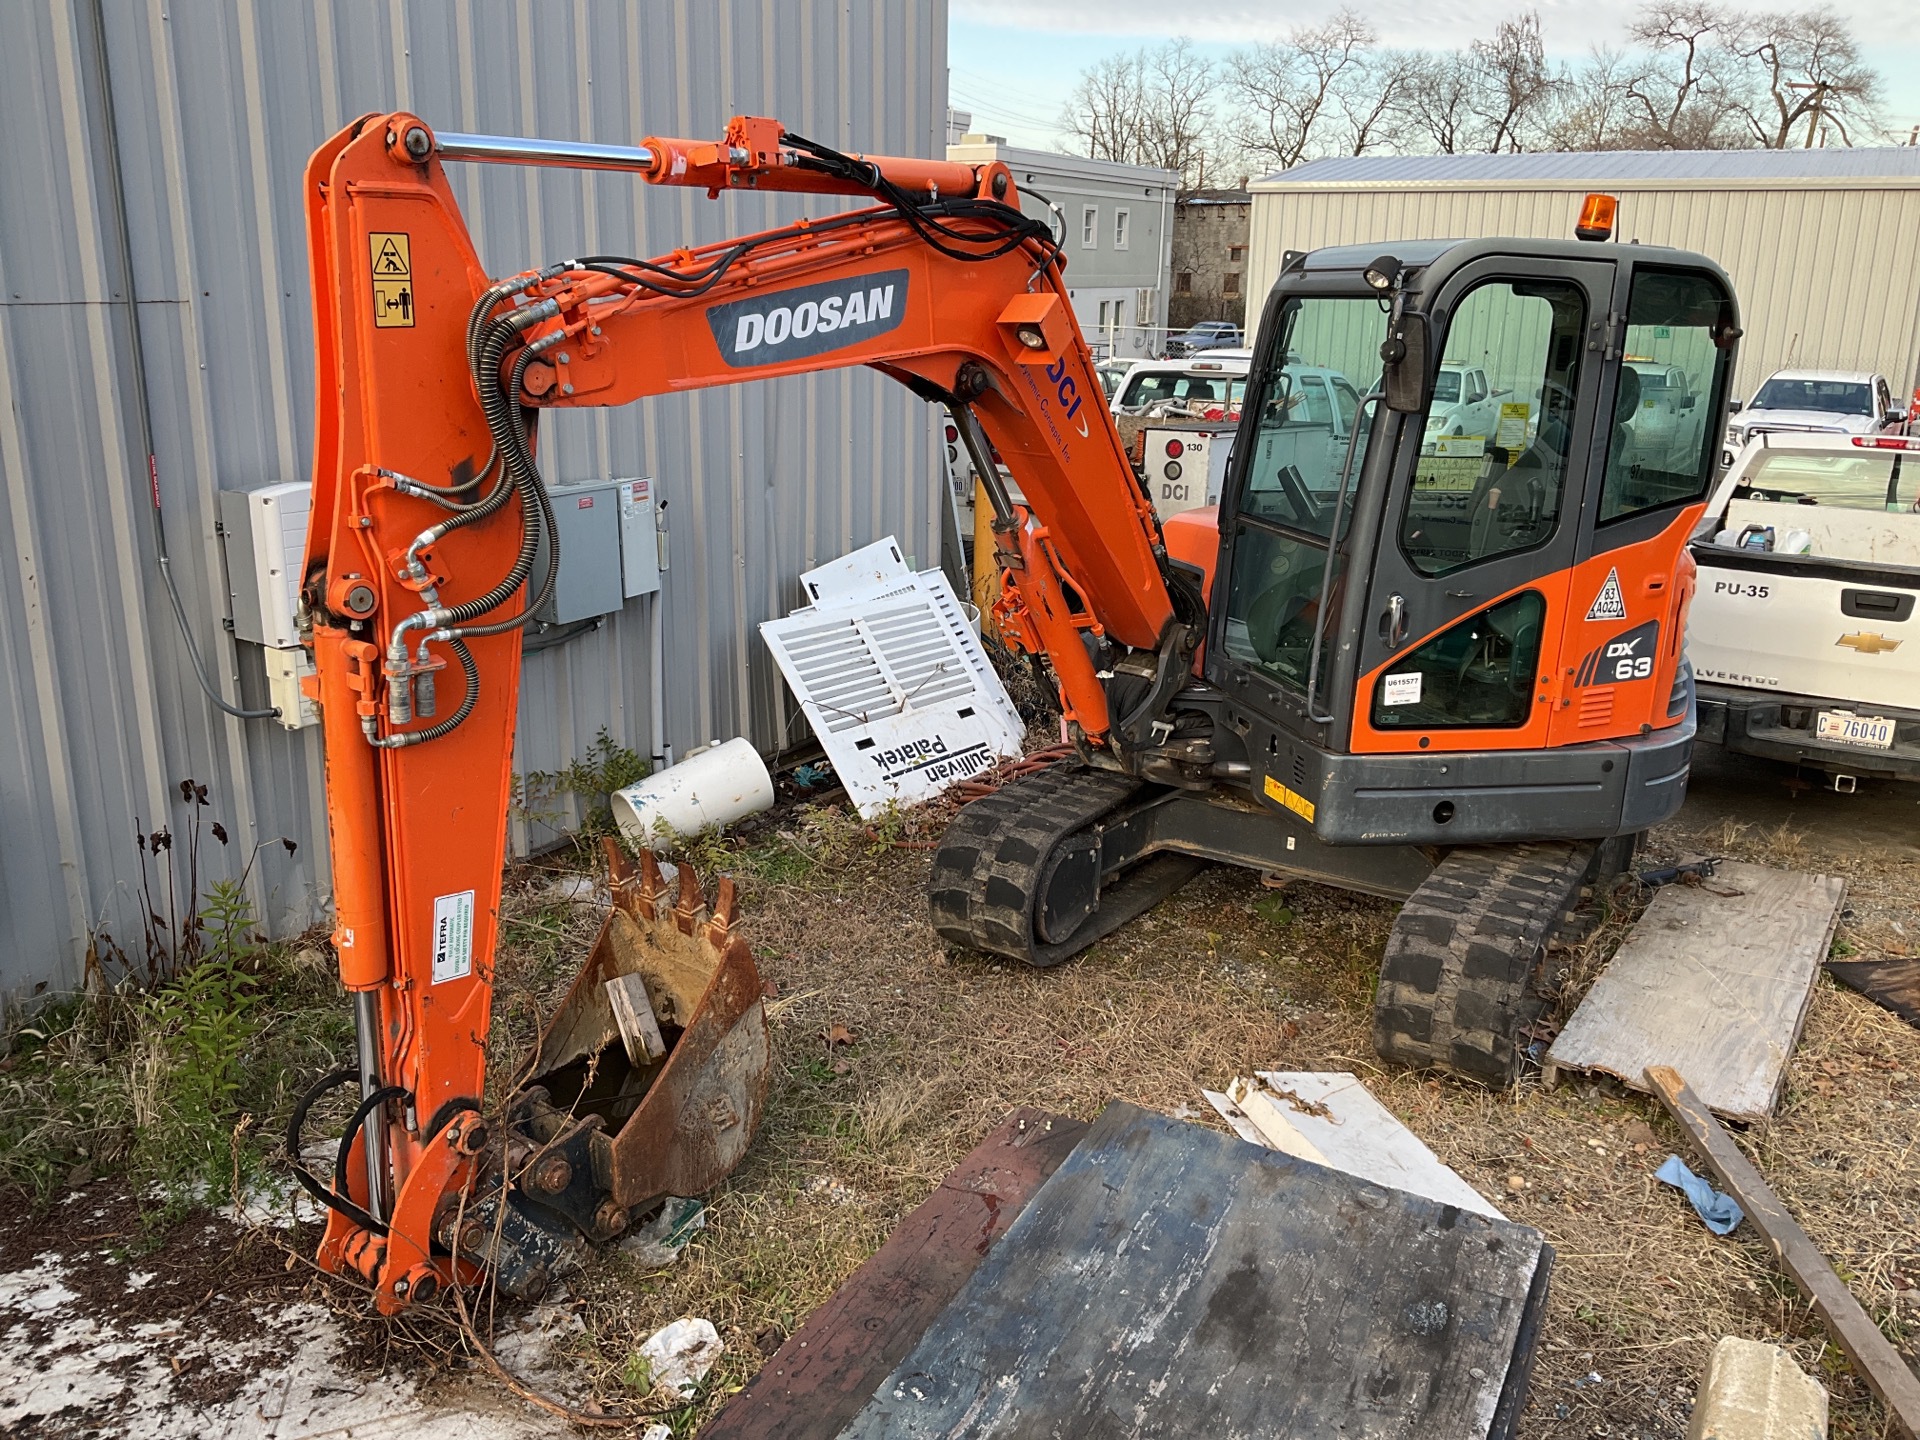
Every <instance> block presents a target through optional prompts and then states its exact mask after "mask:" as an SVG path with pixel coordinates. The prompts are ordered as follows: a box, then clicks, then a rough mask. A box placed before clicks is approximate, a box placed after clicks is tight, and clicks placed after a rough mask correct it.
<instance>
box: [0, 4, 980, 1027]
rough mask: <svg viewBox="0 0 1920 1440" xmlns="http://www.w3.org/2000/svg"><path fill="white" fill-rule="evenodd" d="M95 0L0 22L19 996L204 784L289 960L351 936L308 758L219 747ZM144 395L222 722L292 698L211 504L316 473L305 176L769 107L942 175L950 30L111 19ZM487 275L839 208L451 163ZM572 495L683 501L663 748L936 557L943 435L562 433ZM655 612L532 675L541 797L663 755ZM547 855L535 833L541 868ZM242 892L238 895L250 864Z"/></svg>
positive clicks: (700, 412) (857, 390)
mask: <svg viewBox="0 0 1920 1440" xmlns="http://www.w3.org/2000/svg"><path fill="white" fill-rule="evenodd" d="M95 13H96V12H95V8H94V5H93V3H92V0H22V3H20V4H17V5H10V6H7V7H5V8H4V9H0V132H4V133H5V134H6V136H7V141H8V143H7V145H6V146H5V147H4V150H0V532H3V533H4V535H5V540H6V544H7V550H6V557H7V558H6V562H5V575H4V579H3V580H0V995H13V994H18V993H21V992H23V991H25V990H30V989H31V988H32V987H34V986H36V985H39V984H42V983H51V984H55V985H61V984H66V983H70V982H71V981H72V980H73V979H74V978H76V976H77V974H78V968H79V961H80V958H81V956H82V954H83V951H84V945H85V938H86V935H87V932H88V930H89V929H90V928H92V927H96V926H99V925H103V924H104V925H106V926H108V927H109V928H112V929H114V930H115V931H116V932H120V933H125V932H127V931H129V930H130V929H132V928H133V926H134V925H135V924H136V922H137V915H138V911H137V910H136V909H135V908H134V907H133V905H132V900H133V896H134V894H135V892H136V890H137V886H138V882H139V876H140V872H139V865H138V863H137V861H136V858H135V851H134V821H135V817H136V816H137V817H138V818H139V820H140V821H141V823H142V824H143V825H145V826H146V827H148V828H152V827H153V825H154V824H155V823H156V820H161V821H170V822H172V823H173V824H174V825H175V826H176V828H177V827H178V825H179V822H180V820H181V819H182V818H183V816H182V812H181V807H180V806H179V805H178V803H177V797H176V796H175V794H174V791H173V789H172V786H173V784H174V783H175V782H176V781H178V780H179V779H180V778H182V777H185V776H188V775H191V776H193V777H194V778H196V779H198V780H200V781H202V782H204V783H207V784H208V785H209V786H210V787H211V790H212V794H213V807H212V809H211V811H210V812H209V814H210V815H211V816H217V817H219V818H221V819H223V820H225V821H226V823H227V825H228V828H229V830H230V831H231V832H232V833H233V835H234V842H235V843H234V845H233V846H232V847H231V849H229V850H226V851H219V847H217V846H214V847H211V848H213V849H214V850H216V851H219V853H218V855H217V857H216V859H215V861H214V863H213V867H212V868H213V870H214V873H215V874H220V873H232V872H233V871H237V869H238V862H239V860H240V858H241V856H242V855H243V854H244V853H245V852H246V851H248V850H250V849H251V848H252V847H253V846H254V845H256V844H259V843H262V842H270V841H273V840H274V839H276V838H277V837H279V836H282V835H285V836H289V837H291V838H292V839H294V840H295V841H297V842H299V846H300V848H299V852H298V854H297V855H296V856H294V857H291V858H289V857H288V856H286V855H285V854H284V852H283V851H282V850H281V849H280V848H279V847H278V846H273V847H272V848H271V849H270V850H268V851H267V852H266V853H263V854H262V856H261V857H260V860H259V862H258V863H257V865H256V867H255V871H254V876H253V885H254V891H255V896H256V899H257V901H258V903H260V904H261V906H262V907H263V909H264V910H265V911H266V912H267V913H268V914H269V915H270V917H271V918H272V920H273V922H274V924H275V925H276V926H277V927H278V928H280V929H282V930H286V929H290V928H298V927H300V926H302V925H305V924H307V923H310V922H311V921H312V920H314V919H317V918H319V917H320V916H321V915H322V914H323V913H324V910H325V904H326V897H327V888H328V878H327V864H326V837H325V818H324V806H323V793H322V776H321V767H320V746H319V740H318V732H317V731H313V730H309V731H303V732H299V733H291V734H290V733H288V732H285V731H282V730H281V729H280V728H279V727H278V726H277V725H275V724H273V723H272V722H265V721H245V722H243V721H238V720H232V719H229V718H226V717H224V716H221V715H219V714H217V713H216V712H214V710H213V708H212V707H211V706H210V705H208V704H207V703H206V701H205V700H204V698H203V697H202V696H201V695H200V692H199V690H198V687H197V686H196V685H195V684H194V682H193V679H192V677H191V674H190V672H189V671H188V668H187V659H186V655H185V652H184V650H183V648H182V646H181V644H180V640H179V635H178V632H177V629H176V627H175V625H174V622H173V617H172V616H171V614H170V613H168V609H167V601H166V597H165V592H164V590H163V589H162V587H161V585H160V583H159V580H158V577H157V575H156V573H155V569H154V547H153V542H152V537H151V533H150V522H149V516H148V506H147V499H146V496H147V486H146V476H145V456H144V452H143V450H142V448H141V445H140V440H139V434H138V426H137V421H136V412H135V409H134V399H133V397H134V391H133V387H132V380H131V375H132V366H131V356H130V351H129V340H128V335H129V331H128V312H127V306H126V304H125V300H126V292H127V286H126V277H125V276H123V275H122V274H121V273H120V260H119V240H118V232H117V228H116V224H115V220H116V216H115V212H114V191H113V184H112V171H111V169H110V160H109V155H108V147H107V140H106V133H105V125H104V111H103V106H102V100H103V87H102V81H101V78H100V72H99V68H98V63H97V62H98V54H97V48H96V46H95V44H94V39H93V36H94V25H95ZM101 13H102V14H103V16H104V23H105V32H106V55H107V60H108V72H109V74H110V77H111V80H110V83H111V87H112V98H113V103H114V106H115V110H116V112H117V120H118V130H119V140H120V153H121V166H120V169H121V176H122V183H123V184H124V187H125V197H126V208H127V215H128V220H129V224H130V228H131V235H132V251H133V272H134V274H133V279H134V284H135V289H136V292H137V294H138V296H139V302H140V304H139V309H140V327H141V329H140V334H141V337H142V339H143V341H144V345H145V352H146V368H147V381H148V395H149V399H150V403H151V409H152V415H153V426H154V445H155V450H156V455H157V461H158V466H159V472H160V486H161V491H162V495H163V499H164V504H165V507H166V519H167V530H168V537H169V541H170V545H171V549H172V554H173V560H174V572H175V575H176V578H177V580H178V582H179V585H180V589H181V593H182V598H183V600H184V602H185V604H186V606H187V609H188V612H189V615H190V617H191V619H192V621H193V623H194V627H195V635H196V637H197V639H198V641H199V643H200V645H201V648H202V650H203V651H204V652H205V654H206V655H207V657H208V662H209V666H210V668H212V669H213V670H214V671H215V672H216V675H217V676H218V683H220V684H221V686H222V687H223V689H224V691H225V693H226V694H227V695H228V697H229V698H230V699H234V700H244V701H245V702H248V703H254V704H258V703H262V701H263V699H264V684H263V679H262V675H261V672H260V668H259V661H258V657H257V655H255V654H254V653H253V652H252V651H251V649H250V647H246V646H235V645H234V644H233V643H232V642H231V641H229V640H228V639H227V638H226V637H225V635H224V634H223V633H222V632H221V631H220V628H219V617H220V616H222V615H224V614H225V610H226V607H225V599H224V580H223V577H222V576H221V573H220V554H219V550H218V548H217V542H216V539H215V536H214V533H213V523H214V519H215V508H216V507H215V495H216V492H217V491H218V490H221V489H247V488H252V487H254V486H257V485H261V484H267V483H271V482H275V481H280V480H286V479H305V478H307V475H308V466H309V457H310V454H311V447H312V438H313V437H312V427H313V383H314V376H313V363H312V354H311V321H310V314H311V301H310V297H309V294H308V285H307V270H306V248H305V229H304V212H303V204H302V198H303V197H302V195H301V184H300V175H301V171H302V169H303V167H304V165H305V163H306V159H307V157H308V155H309V154H310V153H311V152H312V150H313V148H314V147H315V146H316V145H318V144H319V143H320V141H322V140H323V139H325V138H326V137H327V136H328V135H330V134H332V133H333V132H334V131H336V130H338V129H339V128H340V127H341V126H342V125H344V124H346V123H347V122H348V121H350V120H352V119H353V118H354V117H355V116H356V115H359V114H362V113H365V112H368V111H379V110H386V109H392V108H396V107H401V106H405V107H410V108H412V109H415V110H417V111H418V112H419V113H420V114H422V115H423V116H425V117H426V118H427V119H428V120H429V121H430V122H431V123H433V124H434V125H436V126H439V127H441V128H444V129H449V130H465V131H482V132H493V133H502V134H523V135H535V136H542V137H546V138H553V139H576V138H590V139H596V140H605V141H615V142H628V143H632V142H637V141H639V140H641V139H642V138H644V137H645V136H646V135H647V134H648V133H658V134H678V135H696V136H697V135H707V134H717V133H719V130H720V128H721V127H722V126H723V125H724V123H725V121H726V119H727V118H728V117H729V116H730V115H732V114H735V113H739V112H742V111H744V112H748V113H757V114H771V115H776V116H779V117H780V118H781V119H783V120H784V121H786V122H787V123H788V124H789V125H791V126H793V127H794V128H795V129H797V130H799V131H801V132H802V133H805V134H808V135H811V136H813V137H814V138H817V139H821V140H826V141H828V142H830V143H838V144H841V145H846V146H852V147H855V148H858V149H863V150H873V151H885V152H891V153H896V154H917V155H929V156H933V155H938V154H940V153H942V151H941V147H942V146H943V145H944V142H945V101H946V3H945V0H645V3H633V4H622V5H611V4H598V3H588V0H571V3H565V0H471V3H457V0H311V3H303V4H299V5H282V4H277V3H269V0H105V3H104V4H103V6H102V9H101ZM449 174H450V175H451V176H452V183H453V185H454V189H455V193H456V194H457V195H458V196H459V198H460V201H461V204H462V206H463V208H464V210H465V212H466V217H467V220H468V223H469V225H470V226H471V228H472V231H473V235H474V238H475V243H476V245H477V246H478V248H479V251H480V254H481V257H482V260H483V261H484V262H485V263H486V265H487V266H488V267H489V268H490V269H493V270H494V271H496V272H501V273H505V272H510V271H513V270H518V269H520V268H522V267H523V266H526V265H528V264H531V263H536V262H544V261H547V260H551V259H556V258H560V257H563V256H566V255H570V254H577V253H581V252H582V251H585V250H589V249H591V250H594V251H599V252H603V253H621V252H624V253H633V254H639V255H643V256H645V255H654V254H658V253H661V252H663V251H667V250H670V249H672V248H674V247H676V246H678V245H682V244H702V243H706V242H709V241H713V240H718V239H721V238H723V237H725V236H727V235H730V234H736V233H740V232H742V231H752V230H758V229H764V228H767V227H769V226H772V225H776V224H779V223H783V222H786V221H789V220H791V219H794V218H797V217H798V216H799V215H801V214H803V213H806V212H807V211H808V210H809V209H811V210H812V211H814V212H815V213H818V212H819V211H820V210H822V209H824V208H829V207H833V206H835V202H832V201H815V202H813V203H812V204H811V205H809V204H808V203H807V202H804V201H802V200H801V199H799V198H797V197H767V198H761V197H745V196H737V195H731V196H727V197H725V198H724V199H722V200H721V201H719V202H718V203H714V202H709V201H707V200H706V199H705V197H704V196H701V195H698V194H695V193H692V192H688V191H683V190H680V191H651V192H650V191H649V190H648V188H647V187H646V186H645V185H644V184H642V183H641V182H639V181H638V180H635V179H631V178H628V177H623V176H620V175H614V174H598V173H591V172H579V171H565V172H561V171H550V172H535V171H523V170H517V169H514V168H511V167H502V166H473V165H459V166H450V167H449ZM542 455H543V459H544V462H545V468H546V471H547V474H548V478H549V479H551V480H554V481H576V480H586V479H595V478H602V477H609V476H626V475H636V474H645V475H650V476H652V477H654V478H655V480H656V482H657V484H658V487H659V491H660V494H661V495H662V497H663V498H665V499H666V500H667V502H668V510H667V518H668V523H669V528H670V531H671V535H672V541H671V558H672V568H671V570H670V572H669V573H668V575H667V576H666V577H665V601H664V609H663V615H664V623H665V630H666V634H667V636H668V645H667V650H668V661H667V673H668V677H669V685H668V694H667V697H666V702H667V717H668V719H667V733H668V738H669V739H670V740H671V742H672V743H673V744H674V745H675V746H676V748H678V749H682V750H684V749H686V748H688V747H690V746H692V745H694V744H697V743H701V742H704V741H705V740H707V739H710V738H713V737H716V736H729V735H733V734H739V733H745V734H748V735H750V736H751V737H752V738H753V739H754V740H755V742H756V743H757V744H759V745H760V746H761V747H762V748H763V749H769V748H772V747H773V746H775V745H777V744H779V743H780V742H781V741H782V740H783V738H787V737H785V736H784V734H783V727H784V726H785V725H786V723H787V719H786V704H785V701H784V697H783V694H782V691H781V688H780V681H779V677H778V674H777V672H776V670H775V669H774V667H773V665H772V663H771V662H770V660H769V659H768V657H767V656H766V653H765V651H764V649H763V648H762V647H761V645H760V642H759V638H758V633H757V630H756V628H755V627H756V624H757V622H758V621H760V620H763V619H767V618H770V617H772V616H775V615H778V614H781V613H784V611H785V610H786V609H787V608H789V607H790V606H792V605H794V604H797V603H798V602H799V592H798V582H797V576H798V573H799V571H800V570H801V569H803V568H806V567H807V566H808V565H811V564H813V563H816V562H818V561H821V560H825V559H828V558H831V557H832V556H833V555H835V554H838V553H841V552H842V551H844V550H846V549H849V548H852V547H853V546H855V545H858V544H862V543H865V542H866V541H868V540H871V539H874V538H877V537H878V536H879V535H882V534H886V533H889V532H891V533H894V534H897V535H898V536H899V537H900V539H901V541H902V544H903V545H904V546H905V548H906V549H908V550H909V551H912V552H914V553H916V554H917V555H918V556H919V557H920V558H921V562H922V563H923V564H925V563H931V562H932V560H933V559H934V557H935V556H936V555H937V550H938V512H937V511H936V509H935V508H934V504H935V498H936V496H937V495H938V493H939V492H938V478H937V477H938V471H937V467H936V452H935V447H934V432H933V427H932V425H931V423H930V422H929V420H928V418H927V414H926V410H925V407H924V405H923V404H922V402H920V401H918V400H915V399H913V398H912V397H911V396H910V395H908V394H907V392H906V391H905V390H903V389H901V388H900V387H898V386H895V385H893V384H891V383H890V382H888V381H885V380H883V379H882V378H880V377H879V376H877V375H874V374H872V373H870V372H867V371H858V372H848V371H836V372H832V373H828V374H822V375H817V376H810V377H805V378H801V379H793V380H783V381H774V382H760V383H756V384H750V385H742V386H731V387H726V388H723V389H719V390H711V391H705V392H701V393H698V394H693V395H679V396H672V397H665V398H661V399H656V400H649V401H646V402H643V403H642V404H639V405H636V406H632V407H629V408H627V409H625V410H620V411H591V412H582V413H577V414H570V415H565V416H559V417H550V419H549V422H548V423H546V424H545V425H543V434H542ZM644 612H645V606H644V605H643V604H633V605H630V606H629V607H628V609H627V611H626V612H625V613H624V614H623V615H621V616H619V617H617V618H616V619H615V620H613V621H612V622H611V623H610V624H609V625H608V626H606V627H605V628H604V629H603V630H602V631H600V632H599V633H596V634H592V635H588V636H585V637H583V638H581V639H579V640H576V641H574V642H573V643H572V644H570V645H567V646H564V647H562V648H559V649H556V650H550V651H546V652H543V653H540V654H537V655H534V656H531V657H529V660H528V665H527V669H526V675H525V680H524V689H523V704H522V706H521V716H520V736H519V743H518V753H517V755H516V769H517V770H519V771H520V772H522V773H525V772H528V771H535V770H552V769H556V768H559V767H561V766H563V765H564V764H566V763H567V761H568V760H570V759H571V758H573V757H575V756H577V755H579V754H581V753H582V752H584V751H585V749H586V748H587V747H588V746H589V745H590V744H591V743H592V741H593V738H594V736H595V734H596V733H597V732H598V731H599V730H600V729H601V728H602V727H605V728H606V729H607V730H608V731H609V733H610V734H611V735H612V736H613V737H614V738H615V739H616V740H617V741H620V742H622V743H625V744H628V745H631V746H632V747H633V748H635V749H636V750H639V751H640V752H642V753H646V752H647V751H649V750H650V749H651V748H652V746H653V743H654V737H652V736H651V735H649V734H648V733H647V728H648V727H647V717H648V693H647V692H648V673H649V663H648V662H649V656H648V654H647V627H646V625H645V623H644ZM545 833H546V832H545V831H544V830H542V829H541V828H540V827H528V826H516V827H515V834H516V837H517V838H518V839H519V840H520V841H522V842H525V841H529V840H531V841H535V842H537V841H538V840H539V839H540V838H542V837H543V835H544V834H545ZM223 866H224V867H225V868H224V869H222V868H221V867H223Z"/></svg>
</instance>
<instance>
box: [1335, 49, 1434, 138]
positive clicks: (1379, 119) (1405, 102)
mask: <svg viewBox="0 0 1920 1440" xmlns="http://www.w3.org/2000/svg"><path fill="white" fill-rule="evenodd" d="M1420 60H1421V57H1420V56H1419V55H1417V54H1411V53H1409V52H1407V51H1404V50H1386V51H1379V50H1376V51H1372V52H1370V53H1368V54H1366V55H1364V56H1362V57H1361V59H1360V62H1359V63H1358V64H1357V65H1356V66H1354V67H1353V68H1352V70H1351V72H1350V74H1351V81H1350V83H1343V84H1340V85H1336V86H1335V87H1334V91H1333V103H1334V108H1335V109H1336V110H1338V112H1339V115H1338V119H1337V123H1336V125H1335V127H1334V128H1335V130H1336V132H1337V134H1338V143H1339V146H1340V153H1341V154H1343V155H1365V154H1367V153H1369V152H1370V151H1374V150H1389V151H1406V150H1408V149H1410V148H1413V144H1414V142H1416V141H1417V140H1418V138H1419V137H1418V131H1417V128H1416V126H1415V124H1414V121H1413V118H1412V115H1411V113H1410V109H1409V104H1410V100H1411V93H1412V89H1413V85H1414V83H1415V81H1416V79H1417V78H1418V75H1419V72H1420Z"/></svg>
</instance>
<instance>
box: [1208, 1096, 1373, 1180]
mask: <svg viewBox="0 0 1920 1440" xmlns="http://www.w3.org/2000/svg"><path fill="white" fill-rule="evenodd" d="M1227 1095H1228V1097H1229V1098H1230V1099H1231V1100H1232V1101H1233V1102H1234V1104H1236V1105H1238V1106H1239V1107H1240V1113H1241V1114H1242V1115H1245V1116H1246V1117H1247V1120H1248V1121H1249V1122H1250V1123H1251V1124H1252V1126H1253V1128H1254V1129H1256V1130H1258V1131H1259V1132H1260V1138H1261V1139H1262V1140H1264V1141H1266V1144H1267V1149H1269V1150H1278V1151H1279V1152H1280V1153H1281V1154H1282V1155H1291V1156H1293V1157H1294V1159H1296V1160H1311V1161H1313V1163H1314V1164H1316V1165H1325V1164H1326V1163H1327V1157H1326V1156H1324V1155H1322V1154H1321V1153H1320V1151H1319V1149H1318V1148H1317V1147H1316V1146H1315V1145H1314V1143H1313V1142H1312V1141H1311V1140H1309V1139H1307V1137H1306V1136H1304V1135H1302V1134H1301V1133H1300V1132H1299V1130H1297V1129H1295V1128H1294V1126H1293V1124H1292V1122H1291V1121H1289V1120H1288V1119H1287V1115H1286V1112H1285V1111H1284V1110H1282V1109H1281V1108H1280V1103H1279V1101H1277V1100H1276V1099H1275V1098H1274V1097H1273V1096H1272V1095H1271V1094H1270V1093H1268V1092H1267V1091H1266V1090H1265V1089H1263V1088H1262V1087H1261V1086H1260V1085H1259V1084H1258V1083H1257V1082H1256V1083H1253V1084H1248V1083H1247V1082H1246V1081H1245V1080H1236V1081H1234V1082H1233V1085H1232V1087H1231V1088H1230V1089H1228V1091H1227ZM1334 1168H1336V1169H1345V1168H1346V1167H1344V1166H1335V1167H1334ZM1347 1173H1348V1174H1349V1175H1351V1174H1352V1173H1353V1172H1352V1171H1351V1170H1348V1171H1347Z"/></svg>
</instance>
